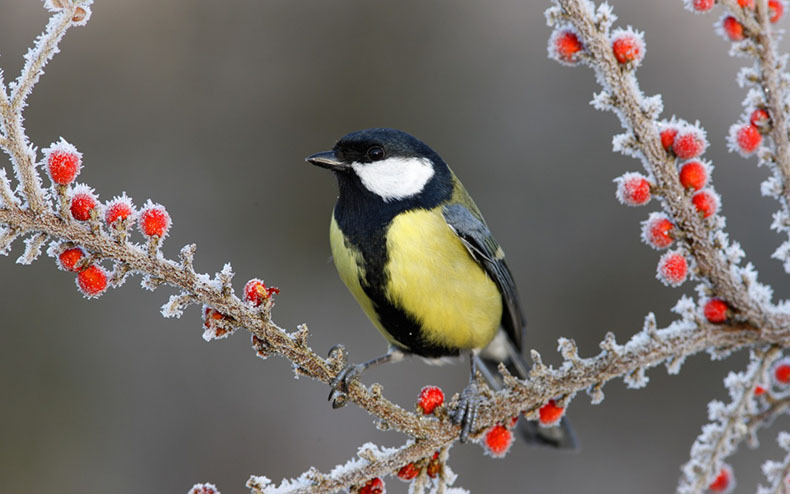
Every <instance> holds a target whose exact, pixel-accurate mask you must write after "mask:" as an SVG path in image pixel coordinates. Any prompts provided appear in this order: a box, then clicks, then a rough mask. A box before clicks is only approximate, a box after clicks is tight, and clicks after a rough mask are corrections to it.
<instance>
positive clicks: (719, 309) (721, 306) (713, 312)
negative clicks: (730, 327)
mask: <svg viewBox="0 0 790 494" xmlns="http://www.w3.org/2000/svg"><path fill="white" fill-rule="evenodd" d="M728 310H729V306H728V305H727V302H725V301H724V300H722V299H720V298H712V299H710V300H708V301H707V302H705V307H704V308H703V309H702V311H703V313H704V314H705V319H707V320H708V322H711V323H713V324H721V323H723V322H725V321H726V320H727V311H728Z"/></svg>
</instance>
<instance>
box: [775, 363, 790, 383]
mask: <svg viewBox="0 0 790 494" xmlns="http://www.w3.org/2000/svg"><path fill="white" fill-rule="evenodd" d="M771 373H772V374H773V379H774V381H775V382H776V383H777V384H780V385H783V386H787V385H788V384H790V358H783V359H782V360H780V361H778V362H777V363H775V364H774V367H773V371H772V372H771Z"/></svg>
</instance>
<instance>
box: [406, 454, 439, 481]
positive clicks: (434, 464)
mask: <svg viewBox="0 0 790 494" xmlns="http://www.w3.org/2000/svg"><path fill="white" fill-rule="evenodd" d="M439 456H440V453H439V451H436V452H435V453H434V454H433V455H431V456H430V457H426V458H422V459H420V460H417V461H415V462H412V463H407V464H406V465H403V466H402V467H401V468H400V469H398V472H397V476H398V478H399V479H401V480H403V481H404V482H411V481H412V480H414V479H416V478H417V477H418V476H419V475H420V474H422V473H423V472H425V475H427V476H428V477H430V478H432V479H435V478H436V477H438V476H439V474H441V473H442V470H443V468H444V465H443V463H442V461H441V459H440V458H439Z"/></svg>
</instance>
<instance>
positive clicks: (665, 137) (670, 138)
mask: <svg viewBox="0 0 790 494" xmlns="http://www.w3.org/2000/svg"><path fill="white" fill-rule="evenodd" d="M677 135H678V129H677V128H676V127H667V128H665V129H663V130H662V131H661V132H659V136H660V137H661V146H662V147H663V148H664V151H666V152H668V153H672V152H673V151H672V145H673V144H674V142H675V137H677Z"/></svg>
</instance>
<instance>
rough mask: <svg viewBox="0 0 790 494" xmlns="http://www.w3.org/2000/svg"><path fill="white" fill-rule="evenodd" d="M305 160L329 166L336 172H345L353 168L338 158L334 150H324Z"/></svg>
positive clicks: (324, 166) (323, 166)
mask: <svg viewBox="0 0 790 494" xmlns="http://www.w3.org/2000/svg"><path fill="white" fill-rule="evenodd" d="M304 160H305V161H307V162H309V163H311V164H313V165H315V166H320V167H321V168H328V169H330V170H332V171H335V172H343V171H346V170H348V169H349V168H351V167H350V166H349V165H347V164H345V163H343V162H342V161H340V160H338V159H337V157H336V156H335V152H334V151H323V152H320V153H315V154H311V155H310V156H308V157H307V158H305V159H304Z"/></svg>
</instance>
